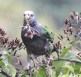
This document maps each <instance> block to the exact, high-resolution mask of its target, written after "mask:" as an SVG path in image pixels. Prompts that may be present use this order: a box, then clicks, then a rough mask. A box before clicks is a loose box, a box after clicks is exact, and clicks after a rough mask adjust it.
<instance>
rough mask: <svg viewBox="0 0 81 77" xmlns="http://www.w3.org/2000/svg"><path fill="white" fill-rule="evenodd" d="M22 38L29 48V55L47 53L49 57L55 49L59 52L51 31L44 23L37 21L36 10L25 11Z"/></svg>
mask: <svg viewBox="0 0 81 77" xmlns="http://www.w3.org/2000/svg"><path fill="white" fill-rule="evenodd" d="M21 38H22V41H23V43H24V45H25V47H26V48H27V53H28V55H32V54H33V55H35V56H40V55H45V56H48V57H49V55H50V53H52V52H53V51H56V52H57V49H56V48H55V45H54V43H53V41H54V38H53V36H51V32H49V31H48V30H47V28H46V27H44V26H43V25H42V24H39V23H37V21H36V18H35V15H34V12H32V11H25V12H24V22H23V26H22V30H21ZM57 53H58V52H57Z"/></svg>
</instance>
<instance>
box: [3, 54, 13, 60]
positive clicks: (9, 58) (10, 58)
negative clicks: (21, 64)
mask: <svg viewBox="0 0 81 77" xmlns="http://www.w3.org/2000/svg"><path fill="white" fill-rule="evenodd" d="M4 56H5V57H7V59H8V61H12V57H11V56H10V55H9V54H4Z"/></svg>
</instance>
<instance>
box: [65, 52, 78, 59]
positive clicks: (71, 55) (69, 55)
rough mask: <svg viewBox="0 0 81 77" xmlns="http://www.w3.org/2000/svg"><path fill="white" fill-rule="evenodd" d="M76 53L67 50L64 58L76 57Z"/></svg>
mask: <svg viewBox="0 0 81 77" xmlns="http://www.w3.org/2000/svg"><path fill="white" fill-rule="evenodd" d="M77 54H78V52H77V51H72V52H69V53H68V54H67V55H66V58H68V59H71V58H76V56H77Z"/></svg>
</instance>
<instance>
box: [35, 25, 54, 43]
mask: <svg viewBox="0 0 81 77" xmlns="http://www.w3.org/2000/svg"><path fill="white" fill-rule="evenodd" d="M37 28H38V29H36V30H39V31H40V34H41V35H42V36H44V37H45V38H46V39H48V41H50V42H53V40H54V38H53V36H52V32H50V31H49V30H48V29H47V27H45V26H43V25H41V24H38V25H37Z"/></svg>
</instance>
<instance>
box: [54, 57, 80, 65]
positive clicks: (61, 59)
mask: <svg viewBox="0 0 81 77" xmlns="http://www.w3.org/2000/svg"><path fill="white" fill-rule="evenodd" d="M53 61H69V62H75V63H80V64H81V61H79V60H72V59H66V58H59V59H56V60H53Z"/></svg>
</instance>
